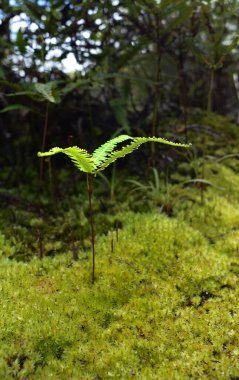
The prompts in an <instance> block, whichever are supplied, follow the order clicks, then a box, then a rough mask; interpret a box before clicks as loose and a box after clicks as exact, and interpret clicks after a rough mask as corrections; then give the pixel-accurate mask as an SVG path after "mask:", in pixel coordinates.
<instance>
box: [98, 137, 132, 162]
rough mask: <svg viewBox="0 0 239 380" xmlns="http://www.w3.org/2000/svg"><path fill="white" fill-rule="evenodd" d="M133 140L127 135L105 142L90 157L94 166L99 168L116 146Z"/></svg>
mask: <svg viewBox="0 0 239 380" xmlns="http://www.w3.org/2000/svg"><path fill="white" fill-rule="evenodd" d="M132 139H133V138H132V137H130V136H127V135H121V136H118V137H115V138H114V139H111V140H109V141H107V142H106V143H105V144H103V145H101V146H100V147H99V148H98V149H96V150H95V151H94V153H93V155H92V157H93V160H94V162H95V164H96V166H99V165H100V164H101V163H102V162H104V161H105V159H106V157H107V156H108V155H109V154H110V153H111V152H112V151H113V150H114V148H115V147H116V145H117V144H119V143H121V142H123V141H126V140H132Z"/></svg>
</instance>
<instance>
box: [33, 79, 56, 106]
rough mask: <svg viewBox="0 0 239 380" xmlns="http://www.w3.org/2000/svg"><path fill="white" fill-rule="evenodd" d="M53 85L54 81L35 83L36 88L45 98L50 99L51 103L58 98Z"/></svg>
mask: <svg viewBox="0 0 239 380" xmlns="http://www.w3.org/2000/svg"><path fill="white" fill-rule="evenodd" d="M53 85H54V82H48V83H35V89H36V91H37V92H38V93H39V94H41V95H42V97H43V98H44V99H46V100H48V101H49V102H51V103H56V102H57V99H56V97H55V96H54V95H53Z"/></svg>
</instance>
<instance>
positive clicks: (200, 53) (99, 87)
mask: <svg viewBox="0 0 239 380" xmlns="http://www.w3.org/2000/svg"><path fill="white" fill-rule="evenodd" d="M238 16H239V4H238V1H237V0H220V1H216V0H204V1H201V0H200V1H199V0H174V1H171V0H135V1H131V0H98V1H93V0H83V1H80V2H79V1H66V0H51V1H46V0H38V1H30V0H27V1H25V0H22V1H15V0H2V1H1V9H0V42H1V43H0V61H1V65H0V91H1V96H0V107H1V111H0V139H1V148H0V149H1V155H0V166H1V172H2V173H1V180H2V183H1V186H2V187H8V188H9V189H10V188H11V186H12V185H16V186H18V187H19V186H21V184H24V183H25V184H29V183H31V182H32V181H33V180H34V179H36V181H37V178H38V175H39V173H37V168H38V166H37V165H39V163H38V159H37V157H36V153H37V151H38V150H45V149H48V148H51V147H53V146H56V145H57V146H61V147H66V146H69V145H78V146H81V147H85V148H87V149H90V150H91V149H94V148H95V147H96V146H98V145H99V144H100V143H102V142H104V141H105V140H106V139H108V138H110V137H112V136H116V135H117V134H120V133H128V134H132V135H140V136H143V135H147V136H150V135H156V136H164V137H168V138H171V139H174V140H175V139H177V140H180V141H185V140H187V139H188V131H190V130H192V129H193V128H194V127H195V125H194V124H195V122H194V121H195V115H196V118H198V115H200V114H203V113H204V115H205V114H208V113H209V112H212V111H213V112H216V113H218V114H221V115H229V116H230V117H231V118H233V119H234V121H237V120H238V101H239V79H238V55H239V53H238V35H237V30H238V23H239V17H238ZM197 120H198V119H197ZM206 127H207V125H206ZM203 128H205V126H203V125H201V124H200V123H199V126H198V130H197V133H199V134H203V133H204V132H203V130H204V129H203ZM198 131H199V132H198ZM145 149H147V148H145ZM200 154H201V153H200V149H199V155H200ZM129 160H130V165H129V167H130V169H133V170H134V173H136V172H137V174H140V173H141V175H143V174H144V173H145V165H148V167H152V166H157V168H159V169H162V168H163V169H165V167H168V164H169V163H172V162H173V163H175V165H176V162H178V156H177V154H175V152H172V151H171V152H169V151H168V150H167V149H166V150H165V148H164V149H163V150H160V151H159V152H157V153H156V152H155V151H154V147H153V146H152V147H151V148H150V152H149V151H144V150H142V151H141V153H137V155H135V156H134V157H132V158H130V159H128V160H127V159H126V160H124V162H122V163H121V164H120V165H125V163H126V164H128V163H129ZM48 166H49V168H48V169H49V170H44V173H43V169H42V168H41V169H40V171H41V174H40V177H42V178H43V177H44V176H49V175H50V176H51V175H52V165H51V164H50V163H49V165H48ZM4 169H7V171H4ZM140 170H141V172H140ZM165 170H166V169H165ZM70 173H71V175H72V173H73V171H72V172H70ZM74 173H75V172H74ZM42 178H40V181H41V180H42Z"/></svg>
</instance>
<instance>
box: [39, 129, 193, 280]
mask: <svg viewBox="0 0 239 380" xmlns="http://www.w3.org/2000/svg"><path fill="white" fill-rule="evenodd" d="M125 141H127V142H128V144H127V145H125V146H123V147H122V148H121V149H119V150H115V148H116V146H117V145H118V144H120V143H123V142H125ZM146 142H155V143H161V144H166V145H171V146H174V147H182V148H187V147H189V146H190V144H181V143H176V142H172V141H168V140H166V139H163V138H160V137H131V136H128V135H120V136H118V137H115V138H113V139H111V140H109V141H107V142H106V143H104V144H103V145H101V146H100V147H99V148H97V149H96V150H95V151H94V152H93V154H90V153H88V152H87V151H86V150H85V149H81V148H78V147H77V146H74V147H69V148H65V149H64V148H57V147H55V148H52V149H50V150H49V151H48V152H38V157H47V156H53V155H54V154H57V153H64V154H66V155H67V156H68V157H69V158H70V159H71V161H72V162H73V163H74V165H75V166H76V167H77V168H78V169H79V170H81V171H82V172H85V173H87V189H88V195H89V211H90V226H91V244H92V283H94V281H95V229H94V220H93V211H92V192H93V189H92V176H93V175H96V174H97V173H99V172H100V171H102V170H104V169H105V168H107V166H109V165H110V164H111V163H113V162H115V161H116V160H117V159H118V158H122V157H124V156H126V155H127V154H130V153H132V152H133V151H134V150H136V149H138V148H139V147H140V145H142V144H144V143H146Z"/></svg>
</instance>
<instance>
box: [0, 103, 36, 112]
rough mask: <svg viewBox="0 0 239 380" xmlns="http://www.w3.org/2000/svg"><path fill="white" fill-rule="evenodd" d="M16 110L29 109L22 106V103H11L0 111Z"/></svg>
mask: <svg viewBox="0 0 239 380" xmlns="http://www.w3.org/2000/svg"><path fill="white" fill-rule="evenodd" d="M16 110H29V108H28V107H26V106H24V105H23V104H12V105H10V106H7V107H5V108H3V109H2V110H1V111H0V113H5V112H9V111H16Z"/></svg>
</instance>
